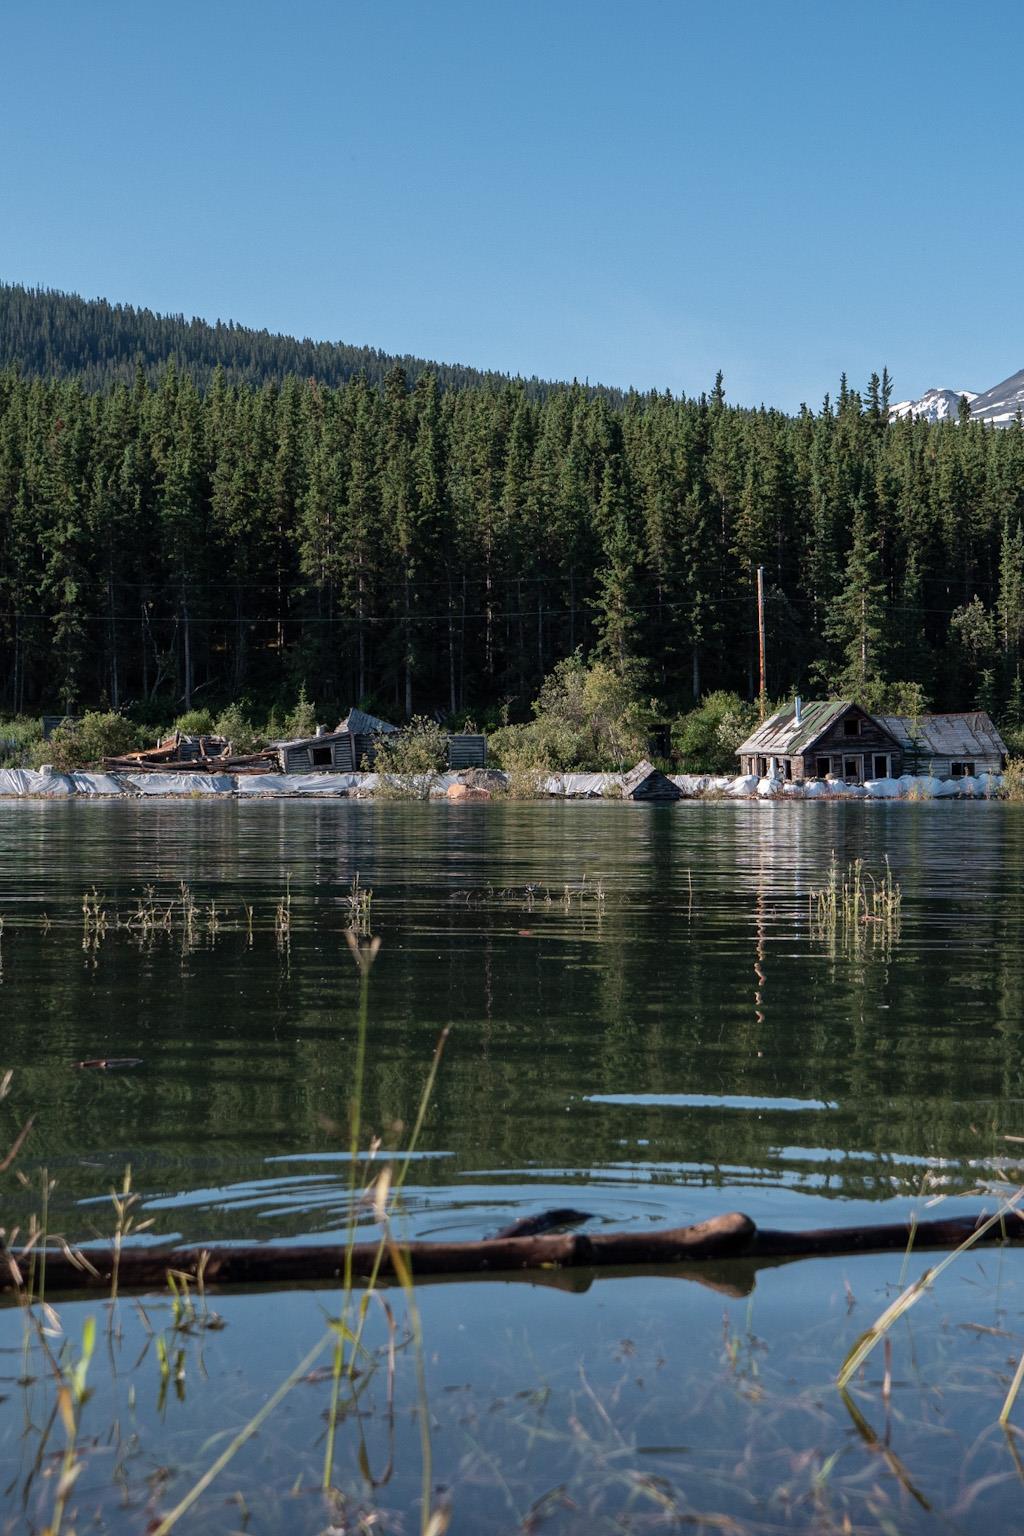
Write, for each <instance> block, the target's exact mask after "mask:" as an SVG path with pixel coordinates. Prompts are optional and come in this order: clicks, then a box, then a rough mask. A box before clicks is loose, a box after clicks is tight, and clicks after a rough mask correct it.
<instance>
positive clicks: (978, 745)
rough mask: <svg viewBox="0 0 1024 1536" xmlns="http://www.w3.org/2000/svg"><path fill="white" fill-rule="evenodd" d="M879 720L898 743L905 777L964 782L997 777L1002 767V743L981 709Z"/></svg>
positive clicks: (1004, 756)
mask: <svg viewBox="0 0 1024 1536" xmlns="http://www.w3.org/2000/svg"><path fill="white" fill-rule="evenodd" d="M879 719H880V721H881V723H882V724H883V725H884V726H885V728H886V729H887V730H888V731H890V732H891V733H892V734H893V735H894V736H895V737H896V739H897V740H898V741H899V743H900V745H901V747H902V749H903V761H904V765H905V771H906V772H907V773H929V774H932V775H933V776H934V777H935V778H937V779H966V778H973V776H974V775H975V774H977V773H1001V772H1002V771H1003V768H1004V766H1005V763H1006V758H1007V748H1006V743H1005V741H1004V740H1003V738H1002V737H1001V736H1000V734H999V732H998V731H997V730H996V728H995V726H994V725H993V723H992V720H991V718H990V717H989V716H988V715H987V714H986V713H985V711H984V710H983V709H973V710H970V711H968V713H966V714H962V715H917V716H914V717H911V716H908V715H880V716H879Z"/></svg>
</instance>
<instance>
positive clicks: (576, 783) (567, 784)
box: [544, 773, 622, 800]
mask: <svg viewBox="0 0 1024 1536" xmlns="http://www.w3.org/2000/svg"><path fill="white" fill-rule="evenodd" d="M621 783H622V775H621V774H618V773H556V774H553V775H552V776H551V778H550V779H546V780H545V781H544V792H545V794H548V795H564V796H565V798H566V799H568V800H597V799H600V797H601V796H602V795H603V794H604V793H605V791H606V790H607V788H608V786H609V785H610V784H614V785H616V786H618V785H620V784H621Z"/></svg>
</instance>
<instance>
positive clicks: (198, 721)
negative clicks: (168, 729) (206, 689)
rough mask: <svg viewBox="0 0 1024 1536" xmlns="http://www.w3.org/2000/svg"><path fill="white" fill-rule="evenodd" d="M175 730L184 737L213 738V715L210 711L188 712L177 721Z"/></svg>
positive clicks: (192, 710)
mask: <svg viewBox="0 0 1024 1536" xmlns="http://www.w3.org/2000/svg"><path fill="white" fill-rule="evenodd" d="M174 729H175V730H176V731H180V732H181V734H182V735H183V736H212V735H213V734H214V730H213V715H212V714H211V713H210V711H209V710H208V709H190V710H187V711H186V713H185V714H183V715H179V716H178V718H177V720H175V722H174Z"/></svg>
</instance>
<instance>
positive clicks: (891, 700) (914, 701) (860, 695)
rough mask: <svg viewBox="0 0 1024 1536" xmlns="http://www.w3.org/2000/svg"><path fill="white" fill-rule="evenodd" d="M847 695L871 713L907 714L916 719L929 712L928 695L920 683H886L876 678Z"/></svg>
mask: <svg viewBox="0 0 1024 1536" xmlns="http://www.w3.org/2000/svg"><path fill="white" fill-rule="evenodd" d="M846 697H848V698H852V699H853V701H854V703H856V704H859V705H860V706H861V708H862V709H866V710H867V711H868V713H869V714H871V715H906V716H909V717H910V718H912V719H915V720H916V719H917V718H918V717H919V716H920V715H924V714H927V712H928V696H927V694H926V693H925V691H924V689H923V688H922V686H921V684H920V683H886V682H882V681H881V680H880V679H876V680H875V681H874V682H871V683H868V684H867V685H866V686H865V687H863V688H860V689H858V690H855V691H854V692H853V693H852V694H848V695H846Z"/></svg>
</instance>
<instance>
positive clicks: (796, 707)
mask: <svg viewBox="0 0 1024 1536" xmlns="http://www.w3.org/2000/svg"><path fill="white" fill-rule="evenodd" d="M802 705H803V700H802V699H801V697H800V695H799V694H797V696H796V698H795V699H794V700H793V711H794V714H795V716H796V718H795V720H794V722H793V723H794V724H795V725H799V724H800V711H801V707H802Z"/></svg>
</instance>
